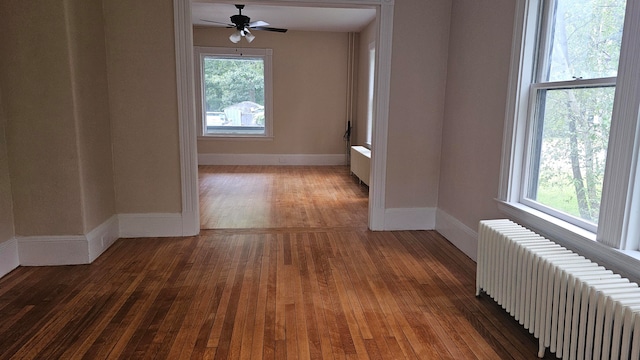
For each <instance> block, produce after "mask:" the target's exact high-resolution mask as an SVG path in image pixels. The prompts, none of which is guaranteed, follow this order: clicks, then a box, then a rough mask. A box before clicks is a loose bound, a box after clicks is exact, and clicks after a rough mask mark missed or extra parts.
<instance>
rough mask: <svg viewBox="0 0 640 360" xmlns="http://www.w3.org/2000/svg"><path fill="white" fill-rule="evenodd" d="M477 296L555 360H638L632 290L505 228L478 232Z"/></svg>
mask: <svg viewBox="0 0 640 360" xmlns="http://www.w3.org/2000/svg"><path fill="white" fill-rule="evenodd" d="M481 291H484V292H485V293H486V294H487V295H489V296H491V298H493V299H494V300H495V301H496V302H497V303H498V304H499V305H501V306H502V307H503V308H504V309H505V310H506V311H507V312H508V313H509V314H510V315H511V316H513V317H514V319H516V320H517V321H518V322H519V323H520V324H521V325H523V326H524V328H525V329H527V330H529V332H530V333H531V334H533V336H534V337H535V338H536V339H538V341H539V351H538V356H539V357H541V358H542V357H544V353H545V351H546V350H549V351H550V352H552V353H555V354H556V356H557V357H558V358H562V359H635V360H638V359H640V288H638V285H637V284H636V283H632V282H630V281H629V280H628V279H625V278H623V277H621V276H620V275H618V274H615V273H613V272H612V271H610V270H607V269H605V268H604V267H602V266H599V265H598V264H596V263H595V262H592V261H591V260H589V259H586V258H584V257H583V256H580V255H578V254H576V253H574V252H572V251H571V250H568V249H566V248H564V247H562V246H560V245H558V244H556V243H554V242H553V241H551V240H548V239H546V238H544V237H542V236H540V235H539V234H536V233H535V232H533V231H531V230H529V229H527V228H525V227H523V226H520V225H518V224H516V223H514V222H512V221H510V220H484V221H481V222H480V225H479V229H478V269H477V275H476V295H480V292H481Z"/></svg>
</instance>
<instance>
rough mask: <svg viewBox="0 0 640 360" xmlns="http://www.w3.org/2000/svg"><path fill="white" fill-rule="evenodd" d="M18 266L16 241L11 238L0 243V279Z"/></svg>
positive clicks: (18, 258)
mask: <svg viewBox="0 0 640 360" xmlns="http://www.w3.org/2000/svg"><path fill="white" fill-rule="evenodd" d="M18 266H20V257H19V256H18V240H17V239H16V238H11V239H9V240H7V241H5V242H3V243H0V278H1V277H3V276H5V275H7V274H8V273H9V272H11V270H13V269H15V268H17V267H18Z"/></svg>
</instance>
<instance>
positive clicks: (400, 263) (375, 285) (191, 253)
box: [0, 168, 537, 359]
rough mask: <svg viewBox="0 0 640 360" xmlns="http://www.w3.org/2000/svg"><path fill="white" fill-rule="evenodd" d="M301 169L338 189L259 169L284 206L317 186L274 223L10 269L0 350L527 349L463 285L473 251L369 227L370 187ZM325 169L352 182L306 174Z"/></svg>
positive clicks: (433, 237) (283, 355)
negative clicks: (83, 261)
mask: <svg viewBox="0 0 640 360" xmlns="http://www.w3.org/2000/svg"><path fill="white" fill-rule="evenodd" d="M231 170H232V171H233V172H235V173H238V174H246V173H247V172H249V171H254V170H249V168H247V169H244V170H243V169H242V168H234V169H231ZM259 170H260V171H262V172H265V173H270V172H272V171H276V172H277V169H269V168H265V169H259ZM299 170H304V174H305V175H301V174H294V173H295V172H296V169H293V168H288V169H283V171H284V172H285V174H286V176H287V179H290V177H291V178H293V179H297V180H295V181H294V182H302V183H304V182H310V183H314V184H317V186H318V187H323V188H328V189H335V190H336V194H333V195H332V192H331V191H327V190H323V191H324V195H318V194H317V193H316V192H315V191H304V190H302V189H301V188H297V189H295V190H291V191H289V190H288V189H289V187H290V186H291V185H286V184H289V182H288V181H289V180H287V179H280V180H278V179H276V180H273V179H271V180H268V181H266V183H268V184H269V185H268V186H267V188H270V189H271V190H269V191H270V193H271V194H275V193H277V194H280V195H281V196H285V197H286V196H287V194H288V196H293V197H296V198H298V197H302V198H303V200H299V199H280V201H282V202H283V203H286V204H288V205H287V206H289V207H295V206H296V205H295V204H298V203H301V202H304V201H305V200H304V198H306V197H307V196H312V197H314V196H317V197H319V198H318V199H307V200H308V201H309V202H310V203H311V204H314V205H305V206H307V207H308V210H305V211H309V212H305V211H303V210H302V209H290V214H292V215H288V216H285V217H284V218H286V219H287V220H286V221H285V220H282V219H281V218H279V217H278V216H276V215H274V214H272V215H270V218H271V219H275V221H276V222H275V224H276V225H278V226H277V227H273V226H272V227H270V226H268V225H269V223H268V222H265V223H264V224H266V225H265V226H263V228H254V229H251V228H246V229H223V230H204V231H202V233H201V234H200V235H199V236H195V237H187V238H143V239H120V240H118V241H117V242H116V243H115V244H114V245H113V246H112V247H111V248H110V249H109V250H107V251H106V252H105V253H104V254H103V255H102V256H101V257H99V258H98V259H97V260H96V261H95V262H94V263H93V264H91V265H78V266H60V267H27V268H25V267H20V268H18V269H16V270H14V271H13V272H11V273H9V274H8V275H7V276H5V277H4V278H2V279H0V359H57V358H61V359H104V358H114V359H115V358H122V359H130V358H139V359H154V358H156V359H536V356H535V355H536V352H537V343H535V342H534V341H533V340H532V338H531V337H530V336H529V335H528V334H527V332H526V331H525V330H524V329H522V327H521V326H519V325H518V324H517V323H516V322H515V321H514V320H513V319H512V318H511V317H509V316H508V315H507V314H505V312H504V311H503V310H502V309H501V308H500V307H499V306H498V305H496V304H495V303H494V302H493V301H492V300H490V299H489V298H487V297H485V296H483V297H480V298H476V297H475V296H474V293H475V286H474V283H475V263H474V262H473V261H472V260H471V259H469V258H468V257H466V256H465V255H464V254H463V253H461V252H460V251H459V250H457V249H456V248H455V247H453V245H451V244H450V243H449V242H447V241H446V240H445V239H444V238H442V237H441V236H440V235H439V234H438V233H436V232H434V231H400V232H371V231H368V230H367V229H366V190H363V189H361V188H360V186H359V185H358V184H357V182H356V181H355V180H353V179H349V177H348V171H346V170H345V169H339V168H331V169H329V168H327V169H311V168H308V169H306V168H305V169H299ZM323 170H324V171H327V172H329V173H330V174H333V173H336V172H337V173H340V172H341V173H342V175H341V176H340V178H341V180H336V182H337V183H339V184H341V185H340V186H343V185H346V186H347V187H349V188H350V189H348V190H345V189H338V188H339V187H340V186H338V185H336V184H331V182H332V180H328V179H331V177H330V176H329V177H327V180H320V179H308V178H307V176H310V175H309V174H315V175H313V176H321V174H322V173H323ZM207 171H209V169H207ZM270 176H273V175H272V174H269V177H270ZM276 178H277V176H276ZM305 179H306V180H305ZM246 181H247V182H252V181H256V180H246ZM240 182H241V181H237V182H236V181H233V180H230V179H227V180H224V181H222V182H221V183H226V184H229V186H230V187H231V189H230V190H229V191H231V190H238V188H237V186H238V184H239V183H240ZM273 184H275V185H273ZM280 186H285V187H286V188H287V189H282V188H279V187H280ZM216 191H218V192H221V193H225V192H226V191H225V190H223V189H217V190H216ZM231 192H232V191H231ZM345 193H351V194H360V195H358V196H359V197H364V198H365V205H362V204H361V203H360V201H359V200H353V201H354V203H358V205H355V206H356V207H360V208H361V210H362V211H363V212H364V213H365V214H364V215H362V214H359V215H357V216H358V219H359V220H358V221H355V220H353V219H350V220H349V221H346V220H345V219H346V217H344V216H346V215H345V214H341V212H342V211H341V210H340V209H336V208H331V206H332V205H331V204H333V205H334V206H337V207H341V206H345V210H346V209H349V210H348V211H352V210H351V209H350V208H349V205H343V204H345V202H348V199H344V196H345V195H344V194H345ZM322 196H328V197H329V199H321V198H320V197H322ZM248 197H249V198H251V199H253V198H252V197H251V196H248ZM263 200H264V199H263ZM252 201H254V200H252ZM255 201H257V200H255ZM272 201H276V202H277V201H278V199H272ZM237 206H238V207H239V208H240V207H242V206H241V205H240V204H237ZM274 206H275V208H276V209H279V207H278V206H282V205H274ZM285 207H286V206H285ZM325 207H328V208H325ZM245 208H249V207H248V206H246V207H245ZM314 208H315V209H314ZM309 209H311V210H309ZM209 210H210V211H211V212H212V213H217V212H219V211H222V209H220V210H217V211H216V210H215V209H214V208H210V209H209ZM238 211H239V210H238ZM343 211H344V210H343ZM316 212H320V213H323V214H324V215H322V216H321V219H310V218H309V217H308V216H316V215H315V214H316ZM300 214H303V215H300ZM304 214H308V215H304ZM343 215H344V216H343ZM227 216H231V215H227ZM260 216H262V215H260ZM266 217H267V216H265V218H266ZM363 219H364V220H363ZM216 221H218V220H216ZM223 223H224V222H220V224H223ZM325 223H328V224H332V225H330V226H327V225H324V224H325ZM224 224H226V225H225V226H226V227H232V226H230V225H231V224H232V222H231V220H230V221H229V222H226V223H224ZM236 226H238V225H236Z"/></svg>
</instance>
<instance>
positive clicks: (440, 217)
mask: <svg viewBox="0 0 640 360" xmlns="http://www.w3.org/2000/svg"><path fill="white" fill-rule="evenodd" d="M435 229H436V231H437V232H439V233H440V234H441V235H442V236H444V237H445V238H446V239H447V240H449V242H450V243H452V244H453V245H454V246H455V247H457V248H458V249H460V251H462V252H463V253H465V254H466V255H467V256H468V257H470V258H471V259H473V261H476V260H477V258H478V232H477V231H476V230H474V229H472V228H470V227H468V226H467V225H465V224H463V223H462V222H461V221H460V220H458V219H456V218H454V217H453V216H451V215H449V214H448V213H446V212H444V211H443V210H441V209H438V211H437V212H436V226H435Z"/></svg>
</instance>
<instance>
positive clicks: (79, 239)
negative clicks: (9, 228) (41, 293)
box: [17, 235, 91, 266]
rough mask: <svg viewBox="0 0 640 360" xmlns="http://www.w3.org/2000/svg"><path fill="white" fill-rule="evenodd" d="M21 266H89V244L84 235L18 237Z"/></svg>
mask: <svg viewBox="0 0 640 360" xmlns="http://www.w3.org/2000/svg"><path fill="white" fill-rule="evenodd" d="M17 239H18V253H19V254H20V265H24V266H46V265H76V264H89V263H90V262H91V261H90V260H89V243H88V241H87V238H86V236H84V235H62V236H18V237H17Z"/></svg>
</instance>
